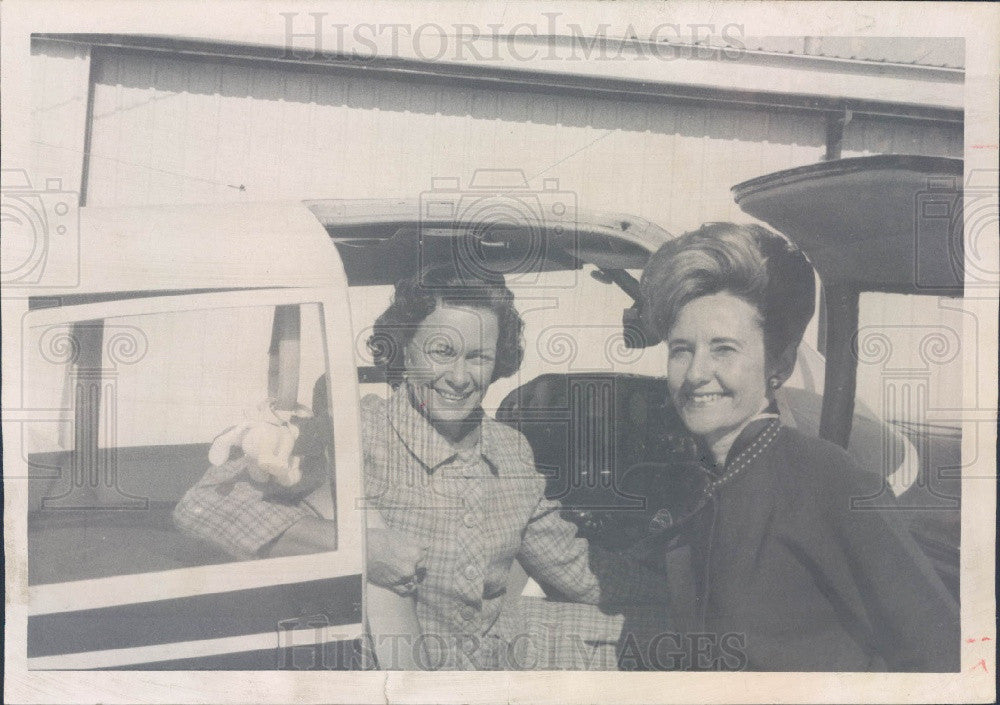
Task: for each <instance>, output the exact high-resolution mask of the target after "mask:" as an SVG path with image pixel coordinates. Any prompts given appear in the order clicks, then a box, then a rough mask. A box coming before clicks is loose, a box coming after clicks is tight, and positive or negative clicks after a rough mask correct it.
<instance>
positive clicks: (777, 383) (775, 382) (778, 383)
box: [767, 377, 781, 389]
mask: <svg viewBox="0 0 1000 705" xmlns="http://www.w3.org/2000/svg"><path fill="white" fill-rule="evenodd" d="M767 384H768V386H770V387H771V389H777V388H778V387H780V386H781V380H780V379H778V378H777V377H772V378H771V379H769V380H768V381H767Z"/></svg>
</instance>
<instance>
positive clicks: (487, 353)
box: [405, 304, 499, 436]
mask: <svg viewBox="0 0 1000 705" xmlns="http://www.w3.org/2000/svg"><path fill="white" fill-rule="evenodd" d="M498 337H499V324H498V322H497V316H496V314H495V313H493V312H492V311H490V310H489V309H485V308H482V309H481V308H471V307H465V306H458V305H455V306H447V305H445V306H442V305H441V304H438V307H437V308H435V309H434V311H433V312H431V314H430V315H429V316H427V318H425V319H424V320H423V321H422V322H421V323H420V327H419V328H417V330H416V332H415V333H414V335H413V339H412V340H410V342H409V343H408V344H407V346H406V356H405V357H406V379H407V382H408V383H409V385H410V390H411V393H412V399H413V402H414V404H415V405H416V406H417V407H418V408H419V409H420V410H421V411H422V412H423V413H424V414H425V415H426V416H427V418H428V419H430V421H431V423H432V424H434V426H435V427H436V428H437V429H438V431H440V432H441V433H442V434H443V435H445V436H455V435H457V434H458V433H459V432H460V429H461V428H462V423H463V422H464V421H465V420H466V419H468V418H469V417H470V416H471V415H472V414H473V412H475V411H476V410H477V409H478V408H479V405H480V404H481V403H482V401H483V397H484V396H485V395H486V390H487V389H488V388H489V386H490V383H491V382H492V381H493V368H494V365H495V364H496V350H497V339H498Z"/></svg>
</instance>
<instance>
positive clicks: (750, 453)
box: [704, 419, 781, 495]
mask: <svg viewBox="0 0 1000 705" xmlns="http://www.w3.org/2000/svg"><path fill="white" fill-rule="evenodd" d="M779 428H781V422H780V421H778V420H777V419H773V420H771V421H770V422H769V423H768V425H767V427H766V428H765V429H764V430H763V431H761V432H760V435H759V436H757V438H756V439H755V440H754V442H753V443H751V444H750V445H749V446H747V447H746V448H745V449H744V450H743V451H742V452H740V454H739V455H737V456H736V457H735V458H733V462H732V465H731V467H730V468H729V470H728V471H727V472H726V473H725V474H724V475H723V476H722V477H720V478H718V479H717V480H712V481H711V482H709V483H708V484H707V485H706V486H705V490H704V492H705V494H706V495H711V494H713V493H715V491H716V490H718V489H719V488H720V487H722V486H723V485H726V484H728V483H730V482H732V480H733V479H734V478H736V477H737V476H739V475H740V474H742V473H743V471H744V470H746V469H747V467H749V466H750V464H751V463H752V462H753V461H754V460H756V459H757V458H758V457H759V456H760V454H761V453H763V452H764V451H765V450H766V449H767V447H768V446H769V445H771V442H772V441H773V440H774V439H775V438H777V436H778V429H779Z"/></svg>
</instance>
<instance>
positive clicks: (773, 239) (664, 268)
mask: <svg viewBox="0 0 1000 705" xmlns="http://www.w3.org/2000/svg"><path fill="white" fill-rule="evenodd" d="M723 291H724V292H728V293H730V294H732V295H733V296H737V297H739V298H741V299H743V300H744V301H746V302H747V303H749V304H750V305H751V306H753V307H754V308H756V309H757V311H758V312H759V313H760V317H761V320H760V324H761V328H762V329H763V331H764V346H765V349H766V352H767V354H768V356H769V357H771V358H772V359H774V358H775V357H776V356H777V355H780V354H781V353H782V351H784V350H785V349H787V348H788V347H789V346H793V345H794V346H797V345H798V344H799V342H800V341H801V340H802V336H803V334H804V333H805V330H806V326H807V325H808V324H809V320H810V319H811V318H812V315H813V311H814V307H815V304H816V282H815V279H814V274H813V268H812V265H811V264H810V263H809V260H808V259H807V258H806V256H805V254H803V252H802V251H801V250H800V249H798V248H797V247H796V246H795V245H794V244H792V243H791V242H790V241H788V240H787V239H785V238H784V237H782V236H781V235H778V234H777V233H774V232H771V231H770V230H768V229H767V228H765V227H762V226H760V225H753V224H749V225H738V224H736V223H706V224H705V225H702V226H701V227H700V228H698V229H697V230H693V231H691V232H688V233H684V234H683V235H681V236H680V237H678V238H677V239H675V240H671V241H670V242H667V243H665V244H664V245H662V246H661V247H660V249H659V250H657V251H656V252H655V253H653V256H652V257H650V259H649V262H648V263H647V264H646V268H645V270H643V273H642V281H641V282H640V298H641V300H642V301H641V306H642V316H643V322H644V326H645V327H646V328H647V330H649V331H650V332H652V333H653V334H654V335H656V336H658V337H659V339H660V340H663V339H665V338H666V337H667V335H668V334H669V333H670V329H671V327H673V324H674V321H676V320H677V315H678V314H679V313H680V310H681V308H683V307H684V305H685V304H687V303H689V302H690V301H692V300H694V299H697V298H700V297H702V296H708V295H710V294H717V293H719V292H723Z"/></svg>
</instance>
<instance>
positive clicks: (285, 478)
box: [208, 400, 312, 488]
mask: <svg viewBox="0 0 1000 705" xmlns="http://www.w3.org/2000/svg"><path fill="white" fill-rule="evenodd" d="M248 416H250V417H251V418H248V419H247V420H246V421H244V422H243V423H240V424H238V425H236V426H232V427H230V428H227V429H226V430H225V431H223V432H222V433H220V434H219V435H218V436H216V437H215V440H214V441H212V447H211V448H210V449H209V451H208V460H209V462H210V463H212V465H222V464H223V463H225V462H226V461H228V460H229V458H230V455H231V454H232V451H233V448H240V449H241V450H242V451H243V455H244V457H246V458H247V459H248V460H250V461H251V462H250V463H249V464H248V467H247V472H248V473H249V474H250V478H251V479H252V480H253V481H254V482H257V483H260V484H271V483H277V485H279V486H280V487H281V488H292V487H294V486H295V485H298V484H299V483H300V482H301V481H302V467H301V461H302V457H301V455H297V454H294V452H295V450H296V441H298V440H299V435H300V433H301V431H300V428H299V425H298V422H299V421H300V420H303V419H311V418H312V412H311V411H310V410H309V409H308V408H306V407H304V406H302V405H301V404H297V405H296V406H295V408H293V409H290V410H286V409H278V408H276V406H275V404H274V402H273V401H270V400H269V401H265V402H263V403H262V404H260V405H259V406H258V407H257V409H256V412H255V413H253V414H249V415H248ZM293 421H294V422H293Z"/></svg>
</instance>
